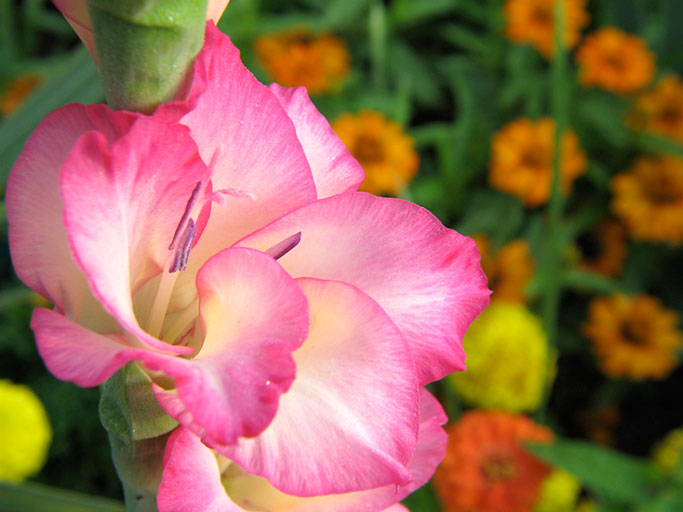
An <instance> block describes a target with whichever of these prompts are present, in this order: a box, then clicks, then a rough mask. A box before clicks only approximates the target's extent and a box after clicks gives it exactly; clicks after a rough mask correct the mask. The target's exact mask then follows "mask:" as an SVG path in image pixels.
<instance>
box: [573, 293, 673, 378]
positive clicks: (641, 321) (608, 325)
mask: <svg viewBox="0 0 683 512" xmlns="http://www.w3.org/2000/svg"><path fill="white" fill-rule="evenodd" d="M677 324H678V317H677V315H676V313H674V312H673V311H670V310H668V309H665V308H663V307H662V306H661V304H660V303H659V301H658V300H657V299H656V298H654V297H650V296H648V295H637V296H635V297H632V298H630V297H625V296H623V295H616V296H614V297H601V298H597V299H594V300H593V301H592V302H591V304H590V308H589V312H588V323H587V324H586V325H585V326H584V333H585V334H586V336H587V337H588V338H590V339H591V340H592V341H593V347H594V349H595V352H596V354H597V355H598V358H599V359H600V366H601V367H602V370H603V371H604V372H605V374H607V375H609V376H610V377H627V378H630V379H634V380H640V379H647V378H654V379H663V378H665V377H666V376H667V375H669V373H671V370H673V368H674V366H676V363H677V358H676V352H677V351H678V350H680V349H681V348H683V336H681V333H680V332H679V331H678V330H677V328H676V326H677Z"/></svg>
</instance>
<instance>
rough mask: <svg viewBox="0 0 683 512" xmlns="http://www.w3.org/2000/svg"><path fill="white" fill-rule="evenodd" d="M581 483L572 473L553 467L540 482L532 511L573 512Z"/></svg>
mask: <svg viewBox="0 0 683 512" xmlns="http://www.w3.org/2000/svg"><path fill="white" fill-rule="evenodd" d="M580 490H581V484H580V483H579V481H578V480H577V479H576V477H574V476H573V475H572V474H570V473H567V472H566V471H564V470H562V469H555V470H554V471H553V472H552V473H550V475H548V476H547V477H546V479H545V480H544V481H543V483H542V484H541V492H540V493H539V497H538V501H537V502H536V505H535V506H534V512H573V511H574V510H575V507H576V501H577V499H578V497H579V491H580Z"/></svg>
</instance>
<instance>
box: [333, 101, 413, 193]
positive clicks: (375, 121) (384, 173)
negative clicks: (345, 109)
mask: <svg viewBox="0 0 683 512" xmlns="http://www.w3.org/2000/svg"><path fill="white" fill-rule="evenodd" d="M332 129H333V130H334V131H335V133H336V134H337V136H339V138H340V139H341V140H342V142H344V144H345V145H346V147H347V148H348V150H349V151H350V152H351V154H352V155H353V156H354V157H356V159H357V160H358V162H360V164H361V166H362V167H363V169H364V170H365V181H363V183H362V184H361V186H360V189H359V190H361V191H363V192H370V193H371V194H378V195H379V194H387V195H392V196H398V195H400V194H401V193H402V192H403V191H404V190H405V188H406V187H407V186H408V184H409V183H410V181H411V180H412V179H413V176H415V173H417V169H418V166H419V157H418V155H417V153H416V152H415V149H414V146H415V143H414V141H413V139H412V138H411V137H410V136H409V135H407V134H405V133H404V132H403V130H402V129H401V125H399V124H398V123H397V122H395V121H390V120H388V119H387V118H386V117H384V116H383V115H382V114H380V113H379V112H374V111H371V110H364V111H362V112H360V113H359V114H358V115H352V114H343V115H342V116H340V117H339V118H337V119H336V120H335V121H333V122H332Z"/></svg>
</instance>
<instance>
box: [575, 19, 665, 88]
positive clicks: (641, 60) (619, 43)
mask: <svg viewBox="0 0 683 512" xmlns="http://www.w3.org/2000/svg"><path fill="white" fill-rule="evenodd" d="M576 62H577V63H578V65H579V78H580V81H581V84H582V85H584V86H592V85H595V86H598V87H602V88H604V89H607V90H608V91H612V92H615V93H618V94H629V93H632V92H636V91H638V90H640V89H642V88H643V87H645V86H647V85H648V84H649V83H650V82H651V81H652V77H653V75H654V72H655V56H654V54H653V53H652V52H651V51H650V50H648V49H647V46H646V44H645V41H644V40H643V39H642V38H640V37H637V36H633V35H630V34H627V33H625V32H623V31H621V30H619V29H618V28H615V27H605V28H602V29H600V30H598V31H597V32H595V33H593V34H591V35H589V36H587V37H586V39H585V40H584V42H583V44H582V45H581V47H580V48H579V50H578V51H577V52H576Z"/></svg>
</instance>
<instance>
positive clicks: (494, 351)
mask: <svg viewBox="0 0 683 512" xmlns="http://www.w3.org/2000/svg"><path fill="white" fill-rule="evenodd" d="M463 344H464V347H465V352H466V353H467V370H465V371H464V372H460V373H455V374H452V375H450V376H449V377H448V381H447V382H448V383H449V384H450V385H452V386H453V387H454V388H455V390H456V391H457V393H458V394H459V395H460V396H461V397H462V398H463V400H464V401H465V402H467V403H469V404H471V405H474V406H476V407H480V408H484V409H504V410H506V411H510V412H519V411H531V410H534V409H535V408H536V407H538V405H539V403H540V401H541V397H542V395H543V390H544V387H545V385H546V383H547V380H548V373H549V372H548V343H547V339H546V335H545V333H544V332H543V329H542V327H541V322H540V320H539V319H538V318H537V317H535V316H534V315H533V314H532V313H531V312H529V311H528V310H527V309H526V308H525V307H524V306H523V305H522V304H519V303H513V302H504V301H494V302H493V303H492V304H491V305H490V306H489V307H488V308H487V309H486V310H484V312H483V313H482V314H481V315H480V316H479V318H477V319H476V320H475V321H474V323H473V324H472V326H471V327H470V328H469V330H468V331H467V334H465V338H464V340H463Z"/></svg>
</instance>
